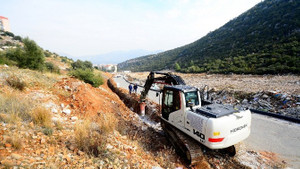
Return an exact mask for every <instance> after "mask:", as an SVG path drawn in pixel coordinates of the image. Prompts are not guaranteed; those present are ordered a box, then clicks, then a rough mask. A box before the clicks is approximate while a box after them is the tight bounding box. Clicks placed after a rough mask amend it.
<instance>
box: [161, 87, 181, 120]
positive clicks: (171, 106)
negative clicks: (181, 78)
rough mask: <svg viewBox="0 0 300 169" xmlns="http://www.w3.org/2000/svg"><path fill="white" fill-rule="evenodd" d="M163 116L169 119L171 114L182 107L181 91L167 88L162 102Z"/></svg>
mask: <svg viewBox="0 0 300 169" xmlns="http://www.w3.org/2000/svg"><path fill="white" fill-rule="evenodd" d="M162 108H163V109H162V110H163V111H162V112H163V117H164V118H166V119H168V117H169V114H170V113H172V112H174V111H177V110H179V109H180V95H179V91H174V90H165V91H164V94H163V104H162Z"/></svg>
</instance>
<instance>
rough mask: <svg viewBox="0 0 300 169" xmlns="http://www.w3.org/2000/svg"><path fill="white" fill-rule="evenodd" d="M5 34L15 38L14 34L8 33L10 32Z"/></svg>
mask: <svg viewBox="0 0 300 169" xmlns="http://www.w3.org/2000/svg"><path fill="white" fill-rule="evenodd" d="M4 34H5V35H7V36H11V37H14V36H15V35H14V34H13V33H12V32H8V31H6V32H4Z"/></svg>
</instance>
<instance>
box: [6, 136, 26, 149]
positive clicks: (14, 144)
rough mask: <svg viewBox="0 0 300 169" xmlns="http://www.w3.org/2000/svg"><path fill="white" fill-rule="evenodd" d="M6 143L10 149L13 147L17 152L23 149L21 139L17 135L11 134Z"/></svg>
mask: <svg viewBox="0 0 300 169" xmlns="http://www.w3.org/2000/svg"><path fill="white" fill-rule="evenodd" d="M6 142H7V143H9V144H11V145H12V147H14V148H15V149H17V150H19V149H21V148H22V147H23V144H22V139H21V138H20V136H19V135H17V134H13V135H12V136H11V137H9V138H8V139H7V140H6Z"/></svg>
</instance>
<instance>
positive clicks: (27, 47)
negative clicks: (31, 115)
mask: <svg viewBox="0 0 300 169" xmlns="http://www.w3.org/2000/svg"><path fill="white" fill-rule="evenodd" d="M23 43H24V48H21V47H17V48H15V49H11V50H9V51H8V52H6V57H7V58H8V59H10V60H13V61H15V62H17V66H18V67H20V68H29V69H33V70H42V69H43V66H44V57H45V56H44V52H43V50H42V49H41V48H40V47H39V46H38V45H37V44H36V43H35V42H34V41H33V40H30V39H29V38H25V39H23Z"/></svg>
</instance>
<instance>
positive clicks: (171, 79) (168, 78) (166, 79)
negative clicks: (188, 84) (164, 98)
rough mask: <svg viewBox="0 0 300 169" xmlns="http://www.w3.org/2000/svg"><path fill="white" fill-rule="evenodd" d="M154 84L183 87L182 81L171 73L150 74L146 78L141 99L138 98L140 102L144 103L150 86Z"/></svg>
mask: <svg viewBox="0 0 300 169" xmlns="http://www.w3.org/2000/svg"><path fill="white" fill-rule="evenodd" d="M155 74H158V75H163V76H159V77H155ZM154 83H159V84H167V85H185V82H184V80H183V79H182V78H181V77H180V76H177V75H173V74H171V73H163V72H150V74H149V75H148V76H147V80H146V83H145V85H144V90H143V91H142V93H141V97H140V101H141V102H144V100H145V99H146V97H147V94H148V92H149V90H150V88H151V86H152V84H154Z"/></svg>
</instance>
